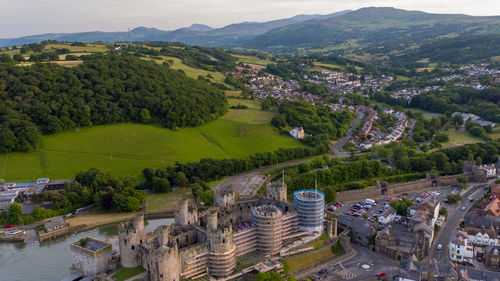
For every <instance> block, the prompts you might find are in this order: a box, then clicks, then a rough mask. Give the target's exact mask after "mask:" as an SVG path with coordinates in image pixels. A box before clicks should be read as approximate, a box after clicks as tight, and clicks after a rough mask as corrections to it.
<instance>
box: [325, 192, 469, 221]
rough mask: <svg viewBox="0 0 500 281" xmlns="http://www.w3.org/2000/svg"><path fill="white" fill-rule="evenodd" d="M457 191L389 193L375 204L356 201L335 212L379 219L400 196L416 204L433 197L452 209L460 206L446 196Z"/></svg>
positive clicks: (336, 209) (372, 219) (371, 219)
mask: <svg viewBox="0 0 500 281" xmlns="http://www.w3.org/2000/svg"><path fill="white" fill-rule="evenodd" d="M456 192H460V189H459V188H457V187H452V186H448V187H440V188H435V189H429V190H424V191H419V192H412V193H409V194H406V193H403V194H401V195H398V196H389V195H388V196H386V197H384V198H378V199H375V200H374V201H375V204H370V203H369V202H367V201H366V200H365V201H361V202H354V203H350V204H344V205H343V206H340V208H335V210H333V212H334V213H336V214H338V215H341V214H344V215H349V216H357V217H364V218H366V219H367V220H369V221H372V222H374V221H376V220H377V219H378V216H379V215H381V214H382V213H383V212H384V211H385V210H386V209H388V208H389V207H390V206H389V202H390V201H391V200H397V199H399V198H408V199H410V200H412V201H413V202H414V203H415V204H416V205H419V204H422V203H424V202H425V201H427V200H429V199H431V198H436V200H437V201H440V202H441V205H442V206H444V207H446V209H448V211H450V210H453V209H454V208H457V207H460V206H456V205H451V204H447V203H445V201H446V197H447V196H448V195H449V194H451V193H456ZM367 199H371V198H367ZM328 211H329V212H332V208H331V205H330V206H329V208H328Z"/></svg>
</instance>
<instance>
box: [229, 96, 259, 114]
mask: <svg viewBox="0 0 500 281" xmlns="http://www.w3.org/2000/svg"><path fill="white" fill-rule="evenodd" d="M227 101H228V103H229V106H233V105H238V104H242V105H246V106H248V109H257V110H259V109H260V101H259V100H244V99H235V98H229V99H228V100H227ZM262 113H267V112H262Z"/></svg>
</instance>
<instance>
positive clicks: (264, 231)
mask: <svg viewBox="0 0 500 281" xmlns="http://www.w3.org/2000/svg"><path fill="white" fill-rule="evenodd" d="M252 222H253V223H254V224H255V225H256V226H257V232H258V239H259V240H258V241H259V248H260V249H261V250H262V251H263V252H264V253H265V254H267V255H276V254H279V252H280V250H281V246H282V242H283V238H282V236H283V235H282V232H283V231H282V230H283V212H282V211H281V209H280V208H279V207H278V206H274V205H261V206H255V207H253V208H252Z"/></svg>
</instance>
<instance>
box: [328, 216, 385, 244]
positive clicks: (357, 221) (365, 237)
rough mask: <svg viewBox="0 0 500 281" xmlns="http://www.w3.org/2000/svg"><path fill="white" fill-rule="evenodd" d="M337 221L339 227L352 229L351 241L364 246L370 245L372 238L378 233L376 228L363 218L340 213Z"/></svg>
mask: <svg viewBox="0 0 500 281" xmlns="http://www.w3.org/2000/svg"><path fill="white" fill-rule="evenodd" d="M337 223H338V226H339V228H341V229H349V230H350V231H351V232H350V234H349V236H350V237H351V241H353V242H356V243H359V244H361V245H363V246H364V247H368V246H369V244H370V238H371V237H373V236H374V235H375V234H376V230H375V228H374V227H373V226H372V225H370V224H369V223H367V222H366V221H365V220H364V219H362V218H358V217H353V216H346V215H340V216H339V217H338V220H337Z"/></svg>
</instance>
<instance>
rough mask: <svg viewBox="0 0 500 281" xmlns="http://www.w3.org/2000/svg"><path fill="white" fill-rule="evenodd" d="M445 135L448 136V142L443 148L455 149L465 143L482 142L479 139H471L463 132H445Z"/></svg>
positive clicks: (471, 137)
mask: <svg viewBox="0 0 500 281" xmlns="http://www.w3.org/2000/svg"><path fill="white" fill-rule="evenodd" d="M445 133H446V134H448V135H449V136H450V141H449V142H447V143H446V144H445V145H444V146H445V147H455V146H460V145H464V144H467V143H478V142H483V141H482V140H481V139H479V138H476V137H473V136H471V135H469V133H467V132H465V131H463V132H460V131H447V132H445Z"/></svg>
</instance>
